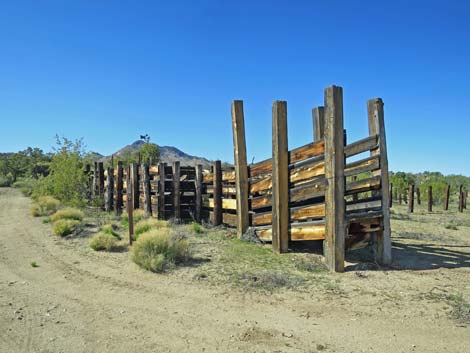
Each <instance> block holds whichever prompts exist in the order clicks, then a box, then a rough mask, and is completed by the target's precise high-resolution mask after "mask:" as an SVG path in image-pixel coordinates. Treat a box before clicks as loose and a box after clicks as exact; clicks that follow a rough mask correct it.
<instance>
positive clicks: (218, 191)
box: [212, 161, 222, 226]
mask: <svg viewBox="0 0 470 353" xmlns="http://www.w3.org/2000/svg"><path fill="white" fill-rule="evenodd" d="M213 185H214V210H213V217H212V224H213V225H214V226H218V225H220V224H222V164H221V162H220V161H215V163H214V175H213Z"/></svg>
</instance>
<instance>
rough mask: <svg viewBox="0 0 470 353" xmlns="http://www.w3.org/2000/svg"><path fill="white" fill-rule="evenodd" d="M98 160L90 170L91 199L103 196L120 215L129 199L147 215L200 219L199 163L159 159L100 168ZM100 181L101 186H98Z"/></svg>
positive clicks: (110, 207) (107, 203)
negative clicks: (167, 163)
mask: <svg viewBox="0 0 470 353" xmlns="http://www.w3.org/2000/svg"><path fill="white" fill-rule="evenodd" d="M100 165H101V166H102V165H103V164H102V163H97V164H96V166H95V168H94V169H93V171H92V170H91V168H88V167H87V170H90V189H91V190H90V193H89V194H90V199H92V198H93V196H95V198H97V199H98V200H104V206H103V207H104V209H105V210H106V211H114V212H116V214H118V215H120V214H121V213H122V212H123V210H125V209H126V208H127V201H128V200H130V201H132V208H133V209H142V210H144V211H145V212H146V214H147V215H148V216H155V217H157V218H159V219H174V220H175V221H177V222H179V221H183V222H184V221H190V220H196V221H200V220H201V207H202V190H201V185H202V166H201V165H197V166H196V167H193V166H180V163H179V162H174V163H173V164H172V165H171V166H169V165H166V164H165V163H160V164H158V165H157V166H149V165H148V164H131V165H130V166H129V167H127V168H124V167H123V165H122V162H121V161H119V162H118V164H117V168H115V169H114V168H111V167H109V168H107V169H106V170H104V169H103V167H100ZM100 185H101V186H100Z"/></svg>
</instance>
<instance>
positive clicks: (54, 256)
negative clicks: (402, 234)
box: [0, 189, 470, 353]
mask: <svg viewBox="0 0 470 353" xmlns="http://www.w3.org/2000/svg"><path fill="white" fill-rule="evenodd" d="M29 205H30V201H29V199H27V198H25V197H23V196H21V194H20V193H19V192H18V191H17V190H13V189H0V352H2V353H16V352H54V353H56V352H64V353H69V352H100V353H101V352H140V353H142V352H317V351H324V352H469V351H470V328H469V327H465V325H458V324H457V323H456V322H455V321H453V320H451V319H450V318H449V315H448V311H449V310H450V309H449V306H448V305H447V304H446V303H444V302H440V301H432V300H426V299H423V298H421V297H420V293H427V292H429V291H430V290H432V288H433V287H436V286H438V287H439V288H444V290H446V289H445V288H447V290H448V291H454V290H455V291H461V292H465V293H466V291H469V290H470V289H469V288H470V280H469V276H470V271H469V268H468V267H466V266H462V267H461V268H455V269H437V270H427V271H389V272H382V271H374V272H372V271H371V272H370V273H367V274H366V275H365V276H364V277H366V278H364V277H361V276H358V275H357V274H355V273H354V272H352V273H346V274H343V275H328V276H332V278H333V280H336V279H337V280H338V283H339V284H340V286H341V288H342V290H341V291H338V292H337V293H336V294H328V293H324V292H321V293H312V292H302V291H300V292H293V291H287V290H286V291H282V292H280V293H276V294H272V295H266V294H261V293H253V292H248V293H246V292H243V291H241V290H236V289H233V288H231V287H228V286H211V285H209V284H207V283H204V282H199V281H196V280H193V281H191V280H188V279H187V278H188V277H187V276H180V275H178V273H176V274H172V273H170V274H166V275H156V274H151V273H147V272H144V271H142V270H140V269H139V268H138V267H137V266H136V265H134V264H133V263H132V262H131V261H130V260H129V259H128V256H129V254H128V253H127V252H122V253H96V252H93V251H92V250H91V249H89V248H88V247H87V246H86V242H85V240H84V239H76V240H71V239H67V240H64V239H57V238H56V237H54V236H52V235H51V230H50V225H48V224H42V223H41V220H40V219H35V218H33V217H31V216H30V215H29ZM32 261H35V262H36V263H37V264H38V265H39V267H36V268H35V267H33V266H31V262H32Z"/></svg>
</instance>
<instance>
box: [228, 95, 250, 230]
mask: <svg viewBox="0 0 470 353" xmlns="http://www.w3.org/2000/svg"><path fill="white" fill-rule="evenodd" d="M232 131H233V150H234V161H235V177H236V193H237V233H238V237H239V238H240V237H241V236H242V235H243V234H245V232H246V230H247V229H248V226H249V209H248V166H247V161H246V141H245V117H244V113H243V101H241V100H235V101H233V102H232Z"/></svg>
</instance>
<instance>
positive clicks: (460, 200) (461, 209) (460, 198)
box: [459, 185, 463, 212]
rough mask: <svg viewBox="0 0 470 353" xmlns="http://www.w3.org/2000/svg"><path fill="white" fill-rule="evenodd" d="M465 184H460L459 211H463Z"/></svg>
mask: <svg viewBox="0 0 470 353" xmlns="http://www.w3.org/2000/svg"><path fill="white" fill-rule="evenodd" d="M462 190H463V185H460V186H459V212H463V191H462Z"/></svg>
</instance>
